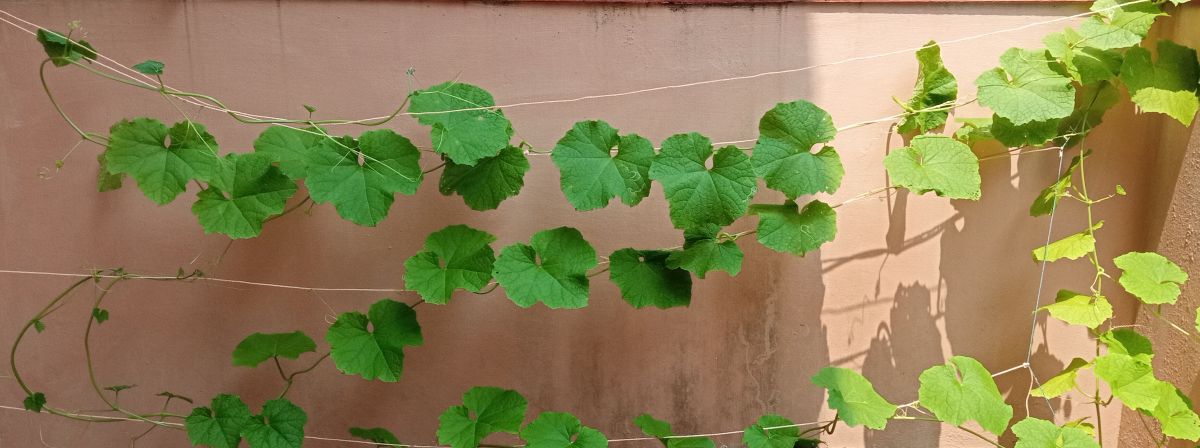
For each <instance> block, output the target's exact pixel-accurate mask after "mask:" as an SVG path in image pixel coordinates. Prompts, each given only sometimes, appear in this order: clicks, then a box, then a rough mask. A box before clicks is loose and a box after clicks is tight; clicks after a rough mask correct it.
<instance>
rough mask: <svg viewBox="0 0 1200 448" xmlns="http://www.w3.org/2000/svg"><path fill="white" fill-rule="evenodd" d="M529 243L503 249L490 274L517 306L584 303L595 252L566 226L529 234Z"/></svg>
mask: <svg viewBox="0 0 1200 448" xmlns="http://www.w3.org/2000/svg"><path fill="white" fill-rule="evenodd" d="M530 244H531V245H527V244H523V243H517V244H513V245H511V246H508V247H505V248H504V249H503V250H501V251H500V257H499V258H497V259H496V265H495V268H494V270H493V272H492V275H494V276H495V277H496V281H497V282H499V283H500V286H503V287H504V291H505V293H507V295H508V298H509V299H510V300H512V301H513V303H516V304H517V306H520V307H522V308H528V307H531V306H533V304H535V303H537V302H542V303H544V304H546V306H547V307H549V308H583V307H585V306H587V303H588V277H587V271H588V270H589V269H591V268H594V267H596V265H597V264H598V263H597V260H596V250H595V249H593V248H592V245H591V244H588V242H587V240H584V239H583V235H582V234H580V233H579V231H578V230H575V229H573V228H570V227H559V228H556V229H549V230H543V231H541V232H538V233H535V234H533V238H531V239H530Z"/></svg>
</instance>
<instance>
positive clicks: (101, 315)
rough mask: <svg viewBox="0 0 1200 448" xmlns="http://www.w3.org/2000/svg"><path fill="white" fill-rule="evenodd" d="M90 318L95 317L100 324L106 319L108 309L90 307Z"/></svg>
mask: <svg viewBox="0 0 1200 448" xmlns="http://www.w3.org/2000/svg"><path fill="white" fill-rule="evenodd" d="M92 318H93V319H96V323H98V324H102V323H104V321H106V320H108V310H106V309H104V308H92Z"/></svg>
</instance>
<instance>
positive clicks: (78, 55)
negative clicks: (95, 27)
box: [37, 28, 96, 67]
mask: <svg viewBox="0 0 1200 448" xmlns="http://www.w3.org/2000/svg"><path fill="white" fill-rule="evenodd" d="M37 41H38V42H39V43H41V44H42V49H43V50H45V51H46V56H48V57H50V62H51V63H52V64H54V66H55V67H62V66H65V65H69V64H70V63H71V62H74V61H78V60H80V59H86V60H87V61H89V62H91V61H92V60H95V59H96V50H95V49H94V48H92V44H89V43H88V41H86V40H82V39H81V40H77V41H74V42H72V41H71V40H70V39H67V37H66V36H65V35H63V34H60V33H57V32H54V31H50V30H47V29H41V28H39V29H38V30H37Z"/></svg>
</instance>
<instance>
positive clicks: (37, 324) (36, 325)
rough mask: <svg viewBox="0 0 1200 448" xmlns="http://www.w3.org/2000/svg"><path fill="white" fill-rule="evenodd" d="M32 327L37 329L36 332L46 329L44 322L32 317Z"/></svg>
mask: <svg viewBox="0 0 1200 448" xmlns="http://www.w3.org/2000/svg"><path fill="white" fill-rule="evenodd" d="M33 329H34V330H37V332H38V333H41V332H43V331H46V323H45V322H42V320H41V319H34V320H33Z"/></svg>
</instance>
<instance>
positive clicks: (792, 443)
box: [742, 414, 801, 448]
mask: <svg viewBox="0 0 1200 448" xmlns="http://www.w3.org/2000/svg"><path fill="white" fill-rule="evenodd" d="M794 425H795V423H794V422H792V421H791V420H788V419H786V418H783V417H781V416H778V415H774V414H767V415H764V416H762V417H759V418H758V421H757V422H755V423H754V424H753V425H750V426H749V427H747V428H746V430H745V432H744V433H743V435H742V443H744V444H746V446H747V447H748V448H795V447H796V446H797V442H800V440H801V439H800V428H798V427H796V426H794ZM776 426H786V428H775V429H765V428H771V427H776Z"/></svg>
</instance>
